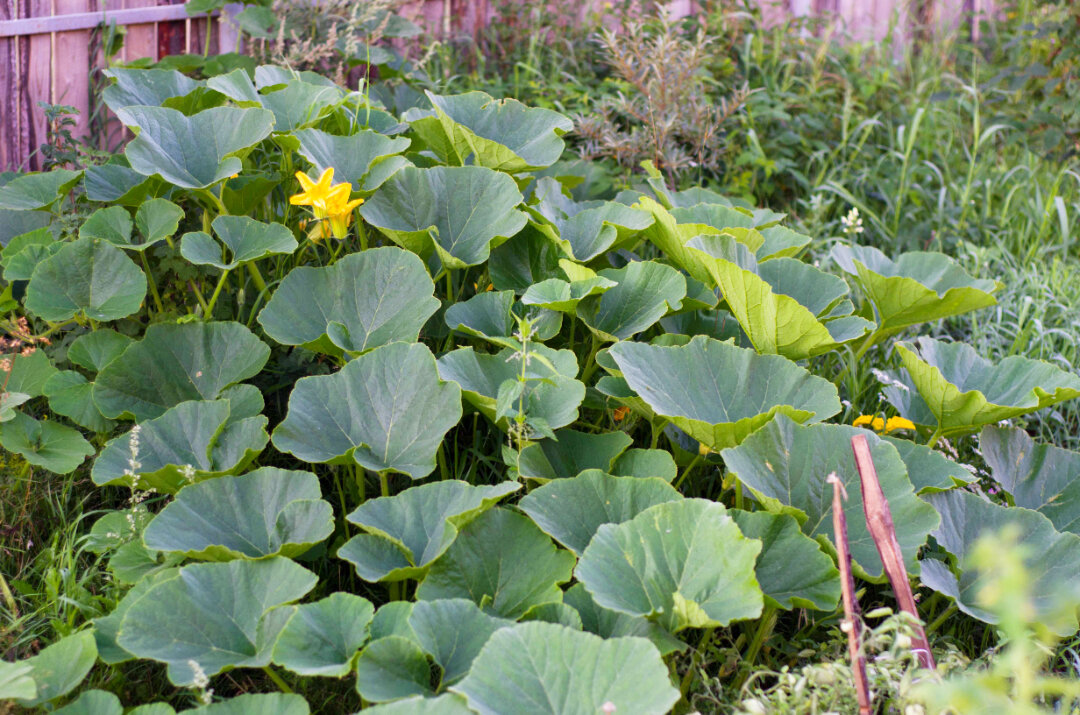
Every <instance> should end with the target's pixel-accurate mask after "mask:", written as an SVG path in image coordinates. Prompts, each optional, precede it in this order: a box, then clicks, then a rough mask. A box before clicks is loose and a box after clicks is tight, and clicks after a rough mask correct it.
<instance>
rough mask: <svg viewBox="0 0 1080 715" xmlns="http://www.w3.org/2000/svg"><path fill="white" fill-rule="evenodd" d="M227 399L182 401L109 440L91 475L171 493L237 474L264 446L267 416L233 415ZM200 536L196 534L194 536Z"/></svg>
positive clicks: (105, 481)
mask: <svg viewBox="0 0 1080 715" xmlns="http://www.w3.org/2000/svg"><path fill="white" fill-rule="evenodd" d="M231 412H232V405H231V403H230V401H229V400H209V401H199V400H192V401H189V402H181V403H180V404H179V405H176V406H175V407H172V408H170V409H168V410H167V411H165V412H164V413H162V415H161V416H160V417H155V418H154V419H152V420H147V421H145V422H141V423H140V424H138V425H137V426H136V427H134V428H132V430H131V431H129V432H127V433H126V434H123V435H120V436H119V437H116V438H115V439H113V440H111V441H109V442H108V443H107V444H106V445H105V448H104V449H103V450H102V451H101V454H99V455H98V458H97V460H96V461H95V462H94V467H93V469H91V471H90V476H91V478H92V479H93V480H94V483H95V484H98V485H104V484H114V485H124V486H129V485H132V483H133V482H136V483H137V485H138V486H140V487H141V488H143V489H148V488H150V487H153V488H154V489H156V490H157V491H159V492H165V493H169V494H173V493H175V492H177V491H179V490H180V489H181V488H183V487H185V486H187V485H188V484H191V483H194V482H200V481H202V480H204V479H210V478H213V477H219V476H222V475H225V474H235V473H237V472H239V471H240V470H242V469H243V468H244V467H246V466H247V465H248V464H250V463H251V461H252V460H253V459H255V457H257V456H258V455H259V453H260V452H262V450H263V448H264V447H266V443H267V441H268V439H269V438H268V436H267V434H266V423H267V420H266V418H265V417H263V416H261V415H259V416H256V417H244V418H241V419H236V418H235V417H232V414H231ZM196 538H197V537H196Z"/></svg>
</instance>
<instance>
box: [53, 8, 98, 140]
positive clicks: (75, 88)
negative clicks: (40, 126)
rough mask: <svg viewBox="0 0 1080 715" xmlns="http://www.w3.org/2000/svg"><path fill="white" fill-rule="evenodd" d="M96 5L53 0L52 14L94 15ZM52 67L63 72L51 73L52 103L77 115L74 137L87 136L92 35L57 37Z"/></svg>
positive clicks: (77, 32)
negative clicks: (73, 109) (70, 107)
mask: <svg viewBox="0 0 1080 715" xmlns="http://www.w3.org/2000/svg"><path fill="white" fill-rule="evenodd" d="M97 5H98V3H97V0H53V14H55V15H66V14H68V13H75V12H93V11H95V10H97V9H98V6H97ZM52 66H53V69H54V70H59V69H60V68H62V70H63V71H54V72H53V73H52V98H53V99H52V101H53V103H54V104H66V105H70V106H72V107H74V108H75V109H76V110H77V111H78V115H77V116H76V117H75V129H74V130H73V131H72V136H74V137H82V136H85V135H86V129H87V126H88V121H89V118H90V31H89V30H75V31H72V32H57V33H54V34H53V62H52Z"/></svg>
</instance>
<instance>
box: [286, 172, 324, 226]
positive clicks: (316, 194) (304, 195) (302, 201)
mask: <svg viewBox="0 0 1080 715" xmlns="http://www.w3.org/2000/svg"><path fill="white" fill-rule="evenodd" d="M296 180H297V181H299V182H300V186H301V188H303V189H304V190H303V191H302V192H300V193H299V194H294V195H292V196H290V197H289V203H290V204H292V205H293V206H311V207H312V208H313V209H320V210H325V208H326V197H327V195H328V194H329V193H330V188H331V184H333V183H334V167H332V166H331V167H329V168H327V170H326V171H324V172H323V173H322V174H321V175H320V176H319V178H318V179H317V180H315V181H312V180H311V177H310V176H308V175H307V174H305V173H304V172H302V171H298V172H296ZM318 218H323V217H322V216H319V217H318Z"/></svg>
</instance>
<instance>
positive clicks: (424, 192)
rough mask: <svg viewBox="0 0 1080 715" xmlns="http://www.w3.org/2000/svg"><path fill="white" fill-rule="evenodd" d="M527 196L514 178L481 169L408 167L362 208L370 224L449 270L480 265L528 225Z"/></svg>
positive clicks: (479, 167)
mask: <svg viewBox="0 0 1080 715" xmlns="http://www.w3.org/2000/svg"><path fill="white" fill-rule="evenodd" d="M521 198H522V197H521V192H520V191H518V188H517V185H516V184H515V183H514V180H513V179H511V178H510V177H509V176H508V175H506V174H502V173H499V172H497V171H492V170H491V169H486V168H484V167H481V166H460V167H445V166H436V167H433V168H431V169H417V168H414V167H406V168H404V169H402V170H401V171H399V172H397V173H396V174H394V175H393V177H391V178H390V180H389V181H387V182H386V183H385V184H384V185H383V186H382V187H381V188H380V189H379V191H378V192H377V193H376V194H375V195H374V196H372V197H371V198H370V199H369V200H368V202H367V203H365V204H364V205H363V206H361V207H360V213H361V215H363V217H364V220H365V221H367V222H368V223H369V224H371V225H372V226H375V227H376V228H378V229H379V230H380V231H382V232H383V233H384V234H386V235H387V236H388V237H389V238H390V239H391V240H393V241H394V242H395V243H397V244H399V245H401V246H403V247H404V248H407V249H409V250H410V251H412V252H413V253H416V254H418V255H420V256H421V257H428V256H430V255H431V254H432V252H433V251H434V252H435V253H437V254H438V256H439V258H440V260H441V261H442V263H443V265H444V266H446V267H447V268H464V267H466V266H475V265H477V264H480V263H483V262H484V261H486V260H487V258H488V255H489V254H490V252H491V249H492V248H493V247H494V246H497V245H499V244H500V243H502V242H503V241H505V240H506V239H507V238H509V237H510V236H513V235H514V234H516V233H517V232H518V231H520V230H521V228H522V227H523V226H524V225H525V223H526V221H527V218H526V215H525V214H524V213H523V212H521V211H519V210H518V209H517V208H516V207H517V205H518V204H519V203H521Z"/></svg>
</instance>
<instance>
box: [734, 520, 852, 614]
mask: <svg viewBox="0 0 1080 715" xmlns="http://www.w3.org/2000/svg"><path fill="white" fill-rule="evenodd" d="M728 513H729V514H731V518H733V519H734V520H735V523H736V524H738V525H739V530H740V531H742V533H743V535H745V536H746V537H748V538H751V539H758V540H760V541H761V553H760V554H758V557H757V564H756V565H755V567H754V573H755V574H756V575H757V580H758V584H759V585H760V586H761V590H762V591H763V592H764V593H765V600H766V602H767V603H768V604H769V605H770V606H772V607H773V608H782V609H784V610H787V611H790V610H791V609H793V608H812V609H815V610H818V611H833V610H835V609H836V604H837V602H838V601H839V599H840V572H839V571H837V570H836V566H834V565H833V560H832V557H830V556H828V555H826V554H825V553H823V552H822V551H821V548H820V546H819V545H818V543H817V542H815V541H814V540H813V539H811V538H810V537H808V536H806V535H805V534H803V533H802V532H801V531H800V530H799V522H798V521H796V520H795V518H794V517H792V516H789V515H787V514H769V513H768V512H763V511H757V512H748V511H740V510H737V509H733V510H732V511H730V512H728Z"/></svg>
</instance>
